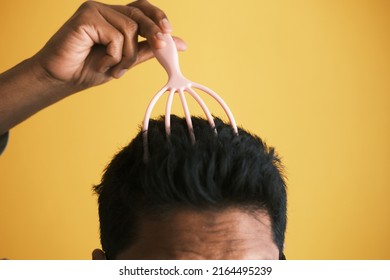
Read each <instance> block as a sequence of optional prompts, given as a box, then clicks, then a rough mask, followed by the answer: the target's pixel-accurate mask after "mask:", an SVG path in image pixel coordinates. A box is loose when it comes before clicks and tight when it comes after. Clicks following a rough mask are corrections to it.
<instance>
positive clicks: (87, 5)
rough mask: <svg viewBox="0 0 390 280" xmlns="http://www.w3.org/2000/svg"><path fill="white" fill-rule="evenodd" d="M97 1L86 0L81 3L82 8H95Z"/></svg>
mask: <svg viewBox="0 0 390 280" xmlns="http://www.w3.org/2000/svg"><path fill="white" fill-rule="evenodd" d="M96 4H97V3H96V2H95V1H85V2H84V3H82V4H81V6H80V10H84V11H85V10H91V9H95V7H96Z"/></svg>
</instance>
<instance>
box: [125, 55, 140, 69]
mask: <svg viewBox="0 0 390 280" xmlns="http://www.w3.org/2000/svg"><path fill="white" fill-rule="evenodd" d="M136 62H137V56H136V55H134V54H133V55H131V56H127V57H124V66H125V68H130V67H131V66H132V65H134V64H135V63H136Z"/></svg>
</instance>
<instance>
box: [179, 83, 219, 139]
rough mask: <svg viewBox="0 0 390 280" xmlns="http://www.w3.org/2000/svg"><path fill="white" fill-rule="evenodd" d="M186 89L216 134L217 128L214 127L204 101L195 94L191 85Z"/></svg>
mask: <svg viewBox="0 0 390 280" xmlns="http://www.w3.org/2000/svg"><path fill="white" fill-rule="evenodd" d="M186 91H187V92H188V93H189V94H190V95H191V96H192V97H193V98H194V99H195V100H196V102H198V104H199V105H200V107H201V108H202V110H203V112H204V113H205V115H206V117H207V120H208V121H209V124H210V126H211V127H212V128H213V129H214V132H215V134H217V129H216V127H215V123H214V119H213V116H212V115H211V113H210V110H209V108H207V105H206V103H204V101H203V99H202V98H201V97H200V96H199V94H197V93H196V92H195V91H194V90H193V89H192V88H191V87H188V88H187V89H186Z"/></svg>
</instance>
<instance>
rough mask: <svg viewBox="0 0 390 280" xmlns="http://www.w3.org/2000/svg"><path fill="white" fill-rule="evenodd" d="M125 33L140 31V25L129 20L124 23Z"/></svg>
mask: <svg viewBox="0 0 390 280" xmlns="http://www.w3.org/2000/svg"><path fill="white" fill-rule="evenodd" d="M124 28H125V31H133V32H134V31H136V30H137V29H138V24H137V23H136V22H135V21H134V20H131V19H128V20H126V21H125V23H124Z"/></svg>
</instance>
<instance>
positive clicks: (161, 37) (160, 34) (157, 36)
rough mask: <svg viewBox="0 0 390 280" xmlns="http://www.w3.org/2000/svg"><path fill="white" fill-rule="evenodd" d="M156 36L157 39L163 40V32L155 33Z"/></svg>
mask: <svg viewBox="0 0 390 280" xmlns="http://www.w3.org/2000/svg"><path fill="white" fill-rule="evenodd" d="M156 38H157V39H159V40H164V34H162V33H161V32H157V33H156Z"/></svg>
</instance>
